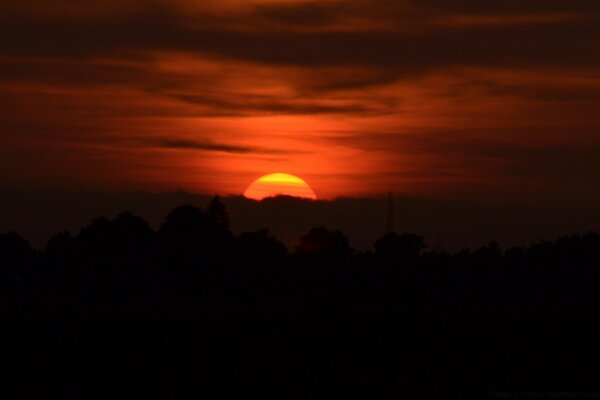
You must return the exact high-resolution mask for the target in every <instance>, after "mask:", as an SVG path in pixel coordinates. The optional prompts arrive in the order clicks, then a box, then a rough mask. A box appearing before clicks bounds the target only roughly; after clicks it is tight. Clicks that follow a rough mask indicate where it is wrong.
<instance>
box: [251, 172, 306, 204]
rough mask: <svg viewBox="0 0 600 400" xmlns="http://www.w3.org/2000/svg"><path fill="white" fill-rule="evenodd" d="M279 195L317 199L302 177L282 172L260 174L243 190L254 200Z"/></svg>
mask: <svg viewBox="0 0 600 400" xmlns="http://www.w3.org/2000/svg"><path fill="white" fill-rule="evenodd" d="M281 195H283V196H293V197H301V198H306V199H312V200H316V199H317V195H316V194H315V192H314V191H313V190H312V189H311V188H310V186H308V183H306V181H304V179H302V178H298V177H297V176H294V175H290V174H284V173H274V174H269V175H264V176H261V177H260V178H258V179H257V180H255V181H254V182H252V183H251V184H250V186H248V189H246V191H245V192H244V196H245V197H247V198H250V199H254V200H262V199H264V198H267V197H274V196H281Z"/></svg>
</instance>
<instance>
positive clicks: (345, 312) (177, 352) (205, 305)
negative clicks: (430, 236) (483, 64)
mask: <svg viewBox="0 0 600 400" xmlns="http://www.w3.org/2000/svg"><path fill="white" fill-rule="evenodd" d="M426 249H427V247H426V244H425V242H424V240H423V238H421V237H420V236H417V235H414V234H402V235H398V234H395V233H388V234H385V235H383V236H382V237H381V238H380V239H378V240H377V241H376V242H375V244H374V247H373V251H372V252H371V251H364V252H360V251H358V252H357V251H354V250H353V249H352V248H351V247H350V245H349V242H348V238H347V237H346V236H345V235H344V234H343V233H342V232H340V231H339V230H330V229H327V228H325V227H322V226H321V227H316V228H312V229H310V230H309V232H307V234H306V235H304V236H302V237H301V238H300V240H299V243H298V246H297V247H296V248H295V251H294V253H293V254H290V253H289V252H288V250H287V248H286V247H285V246H284V245H283V244H282V243H281V242H280V241H279V240H277V238H276V237H274V236H273V235H272V234H270V233H269V231H268V230H266V229H263V230H258V231H256V232H244V233H241V234H239V235H237V236H236V235H233V234H232V232H231V231H230V228H229V217H228V214H227V210H226V209H225V206H224V205H223V203H222V202H221V200H220V199H219V198H218V197H216V198H214V199H213V200H212V201H211V203H210V204H209V205H208V206H207V207H206V208H204V209H203V208H199V207H194V206H192V205H186V206H181V207H177V208H175V209H174V210H172V211H171V212H170V213H169V214H168V216H167V217H166V219H165V221H164V223H163V224H162V225H161V226H160V227H159V229H158V231H157V232H155V231H154V230H153V229H152V228H151V227H150V226H149V224H148V223H147V222H146V221H144V220H143V219H141V218H139V217H136V216H134V215H132V214H130V213H123V214H119V215H118V216H117V217H116V218H114V219H108V218H103V217H101V218H97V219H95V220H93V221H92V222H91V223H90V224H89V225H88V226H85V227H84V228H83V229H81V231H80V232H79V233H77V234H74V235H71V234H69V233H66V232H64V233H60V234H57V235H55V236H54V237H53V238H52V239H51V240H50V241H49V242H48V245H47V246H46V248H45V250H44V251H42V252H38V251H35V250H34V249H33V248H32V247H31V246H30V245H29V243H28V242H27V241H25V240H24V239H22V238H20V237H19V236H18V235H16V234H15V233H9V234H0V287H1V288H2V289H3V290H2V292H1V293H0V294H1V296H2V297H1V299H2V300H3V302H2V304H3V306H4V308H3V309H2V310H3V311H4V313H3V314H2V316H3V318H4V320H3V322H4V323H5V327H6V328H5V332H6V333H8V336H9V338H8V339H7V340H6V341H5V345H6V347H7V348H8V349H7V350H8V351H6V352H4V353H3V354H6V356H5V360H7V362H8V364H9V365H10V367H11V368H10V369H9V370H10V372H9V373H10V375H6V376H5V378H4V379H5V381H4V382H3V384H4V388H6V390H7V391H8V397H7V398H18V397H19V396H20V397H23V398H36V397H38V398H39V397H52V398H54V397H55V398H65V399H79V398H95V397H98V398H109V397H114V396H115V393H119V394H120V395H123V396H128V397H156V398H182V399H186V398H199V397H208V398H212V397H216V398H245V397H248V394H250V395H252V394H255V395H261V396H267V395H272V396H278V397H284V398H290V397H298V398H314V397H331V398H336V397H337V398H352V397H357V396H359V397H364V398H390V397H430V398H438V397H441V398H444V397H449V396H454V395H455V396H458V397H476V398H482V397H486V396H488V395H489V394H490V393H495V392H496V391H498V392H501V393H509V392H516V391H527V390H541V389H543V390H547V391H552V390H554V391H560V390H564V389H563V388H565V387H568V388H576V389H577V390H579V389H581V390H583V389H588V388H594V387H595V385H596V384H597V368H596V366H597V364H598V363H599V362H600V345H599V344H598V340H597V338H598V336H599V335H600V328H599V327H598V324H597V321H596V320H597V315H598V314H599V313H600V292H599V291H598V287H599V286H600V237H599V236H598V234H596V233H586V234H573V235H568V236H564V237H561V238H558V239H557V240H554V241H540V242H538V243H534V244H532V245H530V246H527V247H518V248H508V249H505V250H504V249H502V248H501V247H500V245H499V244H498V243H495V242H492V243H490V244H488V245H486V246H483V247H481V248H479V249H475V250H473V251H471V250H468V249H464V250H463V251H460V252H457V253H455V254H447V253H440V252H435V251H429V252H427V251H426ZM423 393H425V396H423Z"/></svg>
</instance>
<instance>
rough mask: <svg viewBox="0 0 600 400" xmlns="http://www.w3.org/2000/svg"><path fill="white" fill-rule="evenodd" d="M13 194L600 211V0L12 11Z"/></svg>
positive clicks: (172, 4) (126, 1)
mask: <svg viewBox="0 0 600 400" xmlns="http://www.w3.org/2000/svg"><path fill="white" fill-rule="evenodd" d="M0 105H1V106H2V107H1V108H0V122H1V126H2V129H1V131H0V160H1V161H0V182H4V183H5V184H6V185H9V186H11V185H12V186H15V185H16V186H25V187H29V186H50V187H63V186H64V187H69V188H82V189H85V188H98V187H100V188H103V189H109V190H113V189H114V190H116V189H122V188H130V187H136V188H141V189H179V188H183V189H187V190H193V191H199V192H220V193H241V192H242V191H243V190H244V188H245V185H247V183H249V182H251V181H252V180H253V179H254V178H255V177H256V176H258V175H261V174H263V173H268V172H273V171H286V172H290V173H295V174H299V175H301V176H303V177H305V178H306V179H307V180H308V181H309V182H311V186H313V188H314V189H315V191H316V192H317V194H320V195H322V196H324V197H335V196H342V195H373V194H381V193H384V192H386V191H388V190H395V191H398V192H403V193H406V194H417V195H428V196H445V197H476V198H478V199H485V200H500V201H524V202H533V203H544V202H559V203H560V202H567V203H573V204H575V203H576V204H587V205H590V204H597V203H598V201H600V189H599V188H598V187H597V184H596V182H597V180H598V177H599V175H600V166H599V163H598V161H597V160H598V159H600V115H599V114H598V112H597V110H599V109H600V3H598V2H597V1H577V0H575V1H563V0H547V1H536V0H520V1H512V0H505V1H493V2H482V1H471V0H462V1H460V0H459V1H456V0H454V1H450V0H431V1H427V0H425V1H416V0H415V1H408V0H406V1H403V0H401V1H392V0H372V1H367V0H364V1H363V0H355V1H336V0H334V1H276V0H264V1H241V0H225V1H205V0H203V1H189V0H188V1H183V0H181V1H178V0H163V1H161V0H154V1H141V0H121V1H117V0H105V1H99V0H97V1H96V0H93V1H85V2H82V1H74V0H60V1H52V2H49V1H46V0H30V1H26V2H24V1H16V0H15V1H5V2H3V3H2V5H0Z"/></svg>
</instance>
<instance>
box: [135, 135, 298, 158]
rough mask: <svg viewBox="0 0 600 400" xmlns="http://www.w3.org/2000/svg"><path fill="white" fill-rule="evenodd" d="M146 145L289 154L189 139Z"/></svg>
mask: <svg viewBox="0 0 600 400" xmlns="http://www.w3.org/2000/svg"><path fill="white" fill-rule="evenodd" d="M146 144H148V145H151V146H156V147H160V148H169V149H182V150H201V151H218V152H225V153H236V154H247V153H258V154H290V153H291V151H288V150H277V149H267V148H260V147H252V146H235V145H227V144H223V143H214V142H210V141H197V140H191V139H169V138H167V139H159V140H153V141H147V142H146Z"/></svg>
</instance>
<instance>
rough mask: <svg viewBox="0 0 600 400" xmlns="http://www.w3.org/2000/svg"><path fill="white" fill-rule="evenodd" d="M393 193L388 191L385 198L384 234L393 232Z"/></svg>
mask: <svg viewBox="0 0 600 400" xmlns="http://www.w3.org/2000/svg"><path fill="white" fill-rule="evenodd" d="M394 231H395V229H394V192H392V191H390V192H389V193H388V198H387V227H386V233H392V232H394Z"/></svg>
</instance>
